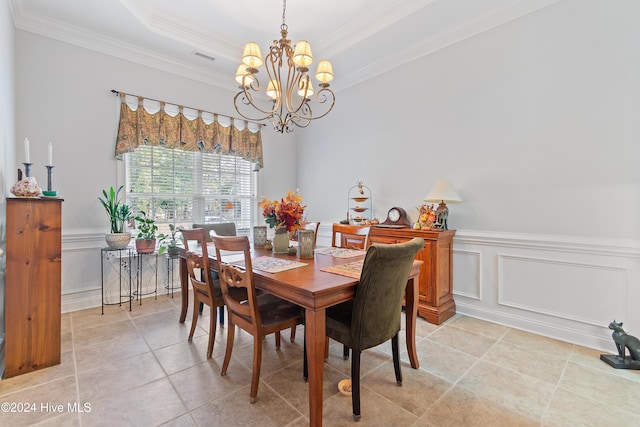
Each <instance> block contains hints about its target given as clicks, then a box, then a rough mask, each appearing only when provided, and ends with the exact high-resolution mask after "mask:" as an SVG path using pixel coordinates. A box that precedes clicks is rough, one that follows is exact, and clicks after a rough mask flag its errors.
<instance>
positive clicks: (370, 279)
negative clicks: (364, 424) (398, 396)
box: [326, 238, 424, 421]
mask: <svg viewBox="0 0 640 427" xmlns="http://www.w3.org/2000/svg"><path fill="white" fill-rule="evenodd" d="M423 247H424V239H421V238H414V239H412V240H410V241H407V242H404V243H396V244H388V245H387V244H385V245H377V244H374V245H371V246H370V247H369V249H368V250H367V254H366V256H365V259H364V264H363V266H362V273H361V275H360V282H359V283H358V286H357V287H356V295H355V298H354V299H353V300H350V301H346V302H343V303H341V304H338V305H335V306H332V307H328V308H327V311H326V315H327V324H326V325H327V326H326V328H327V336H328V337H330V338H332V339H334V340H336V341H338V342H340V343H342V344H344V345H345V346H347V347H348V348H350V349H351V350H352V351H353V355H352V357H351V399H352V406H353V417H354V419H355V420H356V421H359V420H360V355H361V353H362V351H363V350H365V349H368V348H371V347H375V346H377V345H379V344H382V343H384V342H386V341H388V340H391V351H392V354H393V367H394V370H395V375H396V383H397V384H398V385H399V386H400V385H402V372H401V369H400V357H399V352H398V332H399V331H400V313H401V311H402V297H403V296H404V292H405V288H406V286H407V280H408V277H409V272H410V271H411V267H412V266H413V261H414V259H415V257H416V255H417V253H418V252H419V251H420V250H421V249H422V248H423Z"/></svg>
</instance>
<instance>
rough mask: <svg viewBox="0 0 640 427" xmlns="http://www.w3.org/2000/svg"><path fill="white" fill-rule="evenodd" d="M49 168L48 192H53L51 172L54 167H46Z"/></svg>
mask: <svg viewBox="0 0 640 427" xmlns="http://www.w3.org/2000/svg"><path fill="white" fill-rule="evenodd" d="M45 168H47V191H52V189H51V170H52V169H53V166H45Z"/></svg>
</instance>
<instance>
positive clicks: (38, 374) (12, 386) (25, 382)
mask: <svg viewBox="0 0 640 427" xmlns="http://www.w3.org/2000/svg"><path fill="white" fill-rule="evenodd" d="M68 377H75V362H74V357H73V352H70V351H65V352H64V353H61V354H60V364H59V365H55V366H50V367H48V368H44V369H39V370H37V371H33V372H29V373H27V374H22V375H18V376H15V377H11V378H5V379H3V380H1V381H0V396H5V395H8V394H11V393H16V392H18V391H20V390H23V389H26V388H29V387H34V386H38V385H41V384H45V383H48V382H51V381H55V380H59V379H62V378H68Z"/></svg>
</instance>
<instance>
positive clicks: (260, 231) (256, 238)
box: [253, 225, 267, 248]
mask: <svg viewBox="0 0 640 427" xmlns="http://www.w3.org/2000/svg"><path fill="white" fill-rule="evenodd" d="M266 244H267V226H266V225H257V226H255V227H253V246H255V247H257V248H264V247H265V245H266Z"/></svg>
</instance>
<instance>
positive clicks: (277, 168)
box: [10, 31, 296, 311]
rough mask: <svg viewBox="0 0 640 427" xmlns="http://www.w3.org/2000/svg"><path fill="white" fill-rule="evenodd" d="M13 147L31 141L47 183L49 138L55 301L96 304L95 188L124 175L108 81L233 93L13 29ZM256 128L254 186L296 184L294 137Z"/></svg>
mask: <svg viewBox="0 0 640 427" xmlns="http://www.w3.org/2000/svg"><path fill="white" fill-rule="evenodd" d="M16 54H17V70H18V73H17V79H16V80H17V84H16V87H17V98H18V100H17V115H16V138H15V139H16V147H17V148H18V156H17V157H18V158H17V159H16V160H15V164H11V166H10V167H11V169H12V170H13V169H15V168H17V167H19V166H20V163H19V162H22V161H23V159H22V156H23V154H22V151H21V150H22V144H23V143H22V141H23V140H24V138H25V137H28V138H29V140H30V142H31V161H32V163H34V165H33V175H35V177H36V178H37V180H38V183H39V184H40V186H41V187H44V186H46V169H45V167H44V165H45V163H46V161H47V145H48V143H49V142H52V143H53V146H54V153H53V157H54V159H53V162H54V165H55V168H54V170H53V184H54V185H53V186H54V189H55V190H57V191H58V193H59V195H60V196H61V197H63V198H64V199H65V201H64V204H63V210H62V212H63V213H62V226H63V262H62V282H63V283H62V292H63V296H62V304H63V310H64V311H69V310H73V309H79V308H84V307H87V306H94V305H96V304H97V305H99V304H100V283H101V282H100V251H99V248H100V247H102V246H104V245H105V244H104V233H105V232H107V231H108V227H109V224H108V220H107V217H106V216H105V213H104V211H103V208H102V207H101V205H100V204H99V202H98V196H99V195H100V194H101V191H102V189H105V188H109V186H111V185H118V183H120V184H121V183H122V176H119V174H118V169H122V168H121V167H118V166H117V165H118V163H119V162H118V161H116V160H115V159H114V155H113V153H114V147H115V136H116V131H117V125H118V102H119V101H118V98H117V97H116V96H115V95H113V94H112V93H110V90H111V89H116V90H120V91H124V92H126V93H131V94H135V95H141V96H144V97H149V98H155V99H161V100H165V101H167V102H173V103H179V104H182V105H184V106H188V107H195V108H201V109H203V110H205V111H211V112H217V113H220V114H227V115H234V114H233V104H232V100H233V95H234V94H233V93H231V92H228V91H225V90H222V89H219V88H215V87H211V86H208V85H206V84H202V83H199V82H196V81H193V80H190V79H187V78H182V77H178V76H176V75H173V74H169V73H166V72H163V71H159V70H156V69H151V68H148V67H144V66H141V65H137V64H134V63H131V62H127V61H124V60H121V59H117V58H114V57H110V56H107V55H104V54H101V53H97V52H94V51H90V50H87V49H83V48H79V47H76V46H73V45H69V44H66V43H62V42H58V41H55V40H52V39H48V38H44V37H41V36H37V35H34V34H32V33H27V32H24V31H16ZM293 141H294V139H293V138H292V137H288V138H284V139H283V138H281V136H280V135H279V134H277V135H276V134H275V133H274V132H273V131H272V130H271V129H269V128H264V131H263V149H264V158H265V167H264V169H263V170H262V171H261V172H260V175H261V177H262V180H263V181H264V182H265V184H264V185H262V186H261V190H260V193H259V194H258V195H257V196H261V195H263V194H264V195H267V196H269V197H277V196H278V195H279V194H282V193H283V192H284V191H285V190H286V189H287V188H292V187H293V188H295V185H296V176H295V173H296V167H295V145H294V144H293Z"/></svg>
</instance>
